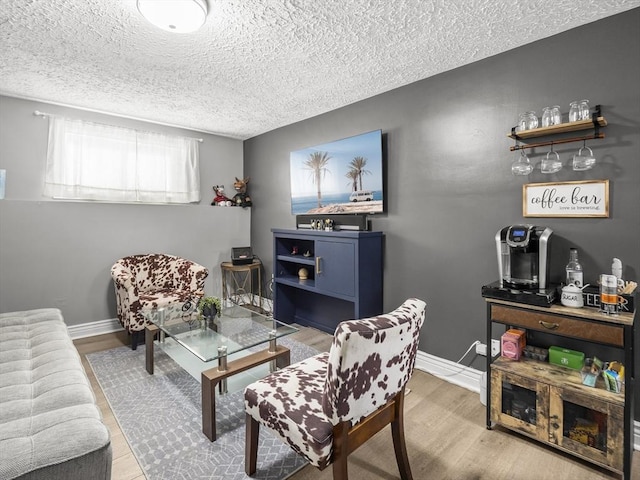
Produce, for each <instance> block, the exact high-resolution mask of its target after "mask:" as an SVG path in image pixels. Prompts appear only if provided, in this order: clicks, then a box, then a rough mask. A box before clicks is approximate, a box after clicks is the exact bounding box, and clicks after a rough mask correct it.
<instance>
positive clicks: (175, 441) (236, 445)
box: [87, 338, 318, 480]
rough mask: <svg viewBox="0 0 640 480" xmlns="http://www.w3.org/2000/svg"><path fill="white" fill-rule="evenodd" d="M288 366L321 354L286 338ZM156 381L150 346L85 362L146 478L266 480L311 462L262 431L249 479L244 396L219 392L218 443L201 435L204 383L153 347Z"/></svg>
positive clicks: (112, 352) (121, 350) (117, 350)
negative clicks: (148, 368)
mask: <svg viewBox="0 0 640 480" xmlns="http://www.w3.org/2000/svg"><path fill="white" fill-rule="evenodd" d="M278 343H279V344H281V345H284V346H286V347H288V348H289V349H290V350H291V363H295V362H298V361H300V360H303V359H305V358H308V357H310V356H312V355H315V354H317V353H318V351H317V350H315V349H313V348H311V347H308V346H307V345H304V344H302V343H299V342H296V341H294V340H289V339H287V338H282V339H280V340H278ZM154 350H155V355H154V359H155V361H154V365H155V373H154V375H149V374H148V373H147V371H146V370H145V348H144V346H140V347H138V349H137V350H131V349H130V348H128V347H118V348H114V349H112V350H106V351H103V352H97V353H91V354H88V355H87V359H88V360H89V363H90V364H91V367H92V368H93V371H94V373H95V375H96V377H97V379H98V382H99V383H100V386H101V387H102V390H103V392H104V394H105V396H106V397H107V400H108V402H109V405H110V406H111V409H112V411H113V413H114V415H115V417H116V419H117V420H118V423H119V425H120V428H121V429H122V431H123V433H124V435H125V437H126V438H127V441H128V442H129V445H130V446H131V449H132V450H133V453H134V455H135V456H136V458H137V459H138V462H139V463H140V465H141V467H142V469H143V471H144V473H145V475H146V476H147V478H148V479H149V480H162V479H171V480H175V479H185V480H186V479H189V480H192V479H224V480H227V479H228V480H239V479H248V478H254V479H269V480H276V479H278V480H280V479H284V478H286V477H288V476H289V475H291V474H292V473H294V472H296V471H298V470H299V469H300V468H302V467H303V466H305V465H306V461H305V460H304V459H303V458H302V457H300V456H299V455H297V454H295V453H294V452H293V451H292V450H291V448H289V447H288V446H287V445H286V444H285V443H283V442H282V440H280V439H279V438H278V437H276V436H274V434H272V433H271V432H270V431H269V430H268V429H266V428H262V429H260V439H259V446H258V470H257V472H256V474H255V475H254V476H253V477H248V476H247V475H246V474H245V473H244V446H245V418H244V399H243V392H242V391H236V392H232V393H229V394H226V395H217V394H216V421H217V434H218V438H217V440H216V441H215V442H210V441H209V439H207V438H206V437H205V436H204V434H203V433H202V418H201V388H200V383H199V382H198V381H196V380H195V379H194V378H193V377H192V376H191V375H189V374H188V373H187V372H186V371H185V370H183V369H182V368H181V367H180V366H179V365H178V364H177V363H176V362H174V361H173V360H172V359H171V358H170V357H169V356H168V355H167V354H166V353H164V352H163V351H162V350H160V349H159V348H156V349H154Z"/></svg>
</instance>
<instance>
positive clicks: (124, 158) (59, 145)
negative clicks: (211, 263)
mask: <svg viewBox="0 0 640 480" xmlns="http://www.w3.org/2000/svg"><path fill="white" fill-rule="evenodd" d="M44 194H45V195H47V196H51V197H54V198H63V199H76V200H97V201H108V202H141V203H190V202H199V201H200V173H199V159H198V140H197V139H195V138H185V137H177V136H169V135H164V134H159V133H152V132H142V131H137V130H132V129H129V128H123V127H114V126H110V125H101V124H97V123H91V122H85V121H82V120H72V119H68V118H63V117H58V116H55V115H50V116H49V146H48V151H47V166H46V173H45V189H44Z"/></svg>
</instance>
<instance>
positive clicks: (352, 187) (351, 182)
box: [290, 130, 384, 215]
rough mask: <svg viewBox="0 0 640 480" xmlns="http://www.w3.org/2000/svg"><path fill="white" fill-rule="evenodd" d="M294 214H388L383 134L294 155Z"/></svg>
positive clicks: (370, 134) (326, 144)
mask: <svg viewBox="0 0 640 480" xmlns="http://www.w3.org/2000/svg"><path fill="white" fill-rule="evenodd" d="M290 158H291V213H292V214H294V215H301V214H372V213H382V212H383V211H384V191H383V179H382V178H383V175H382V164H383V160H382V131H381V130H374V131H373V132H367V133H362V134H360V135H355V136H353V137H348V138H343V139H341V140H336V141H333V142H329V143H325V144H322V145H316V146H314V147H308V148H303V149H302V150H296V151H295V152H291V157H290Z"/></svg>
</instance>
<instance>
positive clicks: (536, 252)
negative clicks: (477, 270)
mask: <svg viewBox="0 0 640 480" xmlns="http://www.w3.org/2000/svg"><path fill="white" fill-rule="evenodd" d="M552 233H553V231H552V230H551V229H550V228H549V227H540V226H536V225H510V226H508V227H504V228H502V229H500V230H499V231H498V233H496V236H495V240H496V249H497V254H498V274H499V278H500V279H499V280H498V281H497V282H494V283H491V284H489V285H485V286H483V287H482V295H483V296H485V297H492V298H502V299H505V300H512V301H516V302H522V303H529V304H534V305H542V306H548V305H550V304H551V303H553V301H554V299H555V296H556V292H555V290H556V289H555V288H551V287H550V285H549V253H550V251H549V244H550V242H549V240H550V238H551V235H552Z"/></svg>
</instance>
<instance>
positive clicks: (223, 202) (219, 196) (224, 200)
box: [211, 185, 232, 207]
mask: <svg viewBox="0 0 640 480" xmlns="http://www.w3.org/2000/svg"><path fill="white" fill-rule="evenodd" d="M213 191H214V192H215V194H216V196H215V197H214V198H213V201H212V202H211V205H218V206H219V207H230V206H231V205H232V202H231V199H230V198H228V197H227V196H226V195H225V194H224V185H214V186H213Z"/></svg>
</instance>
